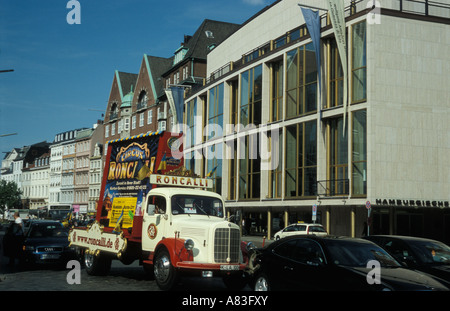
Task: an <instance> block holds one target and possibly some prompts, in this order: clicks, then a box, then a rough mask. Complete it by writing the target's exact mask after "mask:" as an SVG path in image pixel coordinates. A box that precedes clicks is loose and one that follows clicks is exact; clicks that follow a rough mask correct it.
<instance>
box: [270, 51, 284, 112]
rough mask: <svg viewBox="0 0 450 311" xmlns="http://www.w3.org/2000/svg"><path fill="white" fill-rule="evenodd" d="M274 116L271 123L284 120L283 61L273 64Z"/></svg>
mask: <svg viewBox="0 0 450 311" xmlns="http://www.w3.org/2000/svg"><path fill="white" fill-rule="evenodd" d="M271 94H272V114H271V121H278V120H282V119H283V61H282V60H280V61H278V62H275V63H273V64H272V90H271Z"/></svg>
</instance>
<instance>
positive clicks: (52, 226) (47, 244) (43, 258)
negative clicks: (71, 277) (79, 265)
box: [20, 221, 76, 264]
mask: <svg viewBox="0 0 450 311" xmlns="http://www.w3.org/2000/svg"><path fill="white" fill-rule="evenodd" d="M75 258H76V253H75V250H74V249H73V248H72V247H69V240H68V230H67V229H66V228H64V226H63V225H62V224H61V223H60V222H58V221H32V222H31V223H30V228H29V230H28V231H27V232H26V234H25V236H24V240H23V243H22V254H21V256H20V259H21V262H23V263H32V264H33V263H37V264H44V263H59V264H65V263H67V261H69V260H71V259H75Z"/></svg>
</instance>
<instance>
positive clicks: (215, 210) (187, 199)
mask: <svg viewBox="0 0 450 311" xmlns="http://www.w3.org/2000/svg"><path fill="white" fill-rule="evenodd" d="M172 214H173V215H180V214H189V215H192V214H197V215H207V216H215V217H223V215H224V213H223V205H222V201H221V200H220V199H217V198H213V197H206V196H195V195H174V196H173V197H172Z"/></svg>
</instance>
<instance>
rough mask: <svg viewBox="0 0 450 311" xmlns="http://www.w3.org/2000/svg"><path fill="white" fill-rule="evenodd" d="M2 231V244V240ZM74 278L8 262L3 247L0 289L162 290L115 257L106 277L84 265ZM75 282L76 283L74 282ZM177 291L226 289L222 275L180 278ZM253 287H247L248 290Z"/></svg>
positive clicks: (139, 269)
mask: <svg viewBox="0 0 450 311" xmlns="http://www.w3.org/2000/svg"><path fill="white" fill-rule="evenodd" d="M3 234H4V232H3V231H0V247H2V245H1V241H2V240H3ZM244 240H252V241H253V242H254V243H255V244H256V245H257V246H261V245H262V241H263V240H262V238H260V237H256V238H255V237H247V238H246V237H244ZM68 275H69V281H70V280H74V276H75V274H74V270H73V269H72V267H69V269H64V267H55V266H40V267H33V268H23V267H21V266H19V264H18V262H16V264H15V265H14V266H10V265H9V258H8V257H5V256H3V249H1V250H0V291H74V290H75V291H160V290H159V288H158V286H157V285H156V282H155V281H154V280H153V279H151V278H150V277H149V276H147V275H146V274H145V273H144V270H143V268H142V267H141V266H139V264H138V262H134V263H133V264H131V265H128V266H125V265H123V264H122V263H121V262H119V261H117V260H114V261H113V264H112V267H111V271H110V273H109V274H108V275H107V276H102V277H101V276H90V275H88V274H87V272H86V271H85V269H84V268H83V266H82V265H81V270H80V273H79V280H80V284H69V282H68V281H67V278H68ZM72 283H73V282H72ZM175 290H178V291H185V290H189V291H227V290H228V289H227V288H226V287H225V285H224V284H223V282H222V279H221V278H200V277H199V278H192V277H186V278H181V279H180V283H179V284H178V286H177V287H176V289H175ZM249 290H250V288H249V287H246V288H244V291H249Z"/></svg>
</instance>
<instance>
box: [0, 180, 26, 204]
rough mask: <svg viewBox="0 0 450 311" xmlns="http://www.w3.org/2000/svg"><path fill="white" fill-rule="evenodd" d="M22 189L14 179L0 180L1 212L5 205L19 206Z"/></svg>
mask: <svg viewBox="0 0 450 311" xmlns="http://www.w3.org/2000/svg"><path fill="white" fill-rule="evenodd" d="M21 194H22V191H21V190H20V189H19V187H18V186H17V184H16V183H15V182H14V181H6V180H0V210H1V211H2V212H3V211H4V210H5V208H6V207H8V208H9V209H11V208H20V207H21V205H22V202H21V200H20V195H21Z"/></svg>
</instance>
